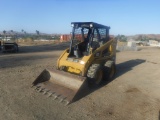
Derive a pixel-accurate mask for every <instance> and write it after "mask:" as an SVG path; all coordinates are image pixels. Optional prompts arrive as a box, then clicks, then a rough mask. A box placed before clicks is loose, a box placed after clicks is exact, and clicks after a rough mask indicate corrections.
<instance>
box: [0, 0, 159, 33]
mask: <svg viewBox="0 0 160 120" xmlns="http://www.w3.org/2000/svg"><path fill="white" fill-rule="evenodd" d="M159 5H160V0H0V31H3V30H6V31H9V30H14V31H19V32H20V31H21V30H22V29H23V30H25V31H26V32H28V33H35V31H36V30H39V31H40V33H49V34H52V33H57V34H69V33H70V32H71V29H72V28H71V22H96V23H99V24H103V25H106V26H110V27H111V29H110V34H112V35H117V34H123V35H135V34H160V7H159Z"/></svg>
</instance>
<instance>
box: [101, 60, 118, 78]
mask: <svg viewBox="0 0 160 120" xmlns="http://www.w3.org/2000/svg"><path fill="white" fill-rule="evenodd" d="M104 67H105V69H104V80H106V81H110V80H112V79H113V77H114V75H115V74H116V66H115V63H114V62H113V61H107V62H106V63H105V65H104Z"/></svg>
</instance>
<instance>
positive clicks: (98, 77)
mask: <svg viewBox="0 0 160 120" xmlns="http://www.w3.org/2000/svg"><path fill="white" fill-rule="evenodd" d="M87 78H88V82H89V85H91V86H99V85H100V84H101V83H102V80H103V66H102V65H100V64H92V65H91V66H90V67H89V69H88V73H87Z"/></svg>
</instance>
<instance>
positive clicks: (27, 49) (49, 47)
mask: <svg viewBox="0 0 160 120" xmlns="http://www.w3.org/2000/svg"><path fill="white" fill-rule="evenodd" d="M69 44H70V43H69V42H64V43H59V44H46V45H32V46H19V52H18V53H11V52H7V53H1V55H9V54H19V53H33V52H50V51H54V50H65V49H66V48H69ZM0 52H1V51H0Z"/></svg>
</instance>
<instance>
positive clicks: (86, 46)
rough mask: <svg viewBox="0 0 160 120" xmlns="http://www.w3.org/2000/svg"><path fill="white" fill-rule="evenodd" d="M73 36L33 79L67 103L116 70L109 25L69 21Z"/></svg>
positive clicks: (113, 44)
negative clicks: (53, 61)
mask: <svg viewBox="0 0 160 120" xmlns="http://www.w3.org/2000/svg"><path fill="white" fill-rule="evenodd" d="M71 26H72V28H73V29H72V37H71V43H70V46H69V48H67V49H66V50H65V51H64V52H63V53H62V54H61V55H60V57H59V59H58V60H57V66H56V68H53V69H45V70H44V71H43V72H42V73H41V74H40V75H39V76H38V77H37V79H36V80H35V81H34V82H33V83H32V85H33V87H34V88H35V89H36V90H37V91H39V92H43V93H44V94H48V96H53V97H54V99H59V100H60V102H65V103H66V104H69V103H71V102H74V101H75V100H76V99H77V98H80V97H81V96H82V95H83V93H85V92H86V91H87V90H88V89H90V87H93V86H98V85H100V84H101V83H102V81H103V80H108V79H111V78H112V77H113V76H114V74H115V71H116V68H115V60H116V44H117V41H116V40H115V39H111V38H110V36H109V29H110V27H108V26H104V25H101V24H97V23H94V22H72V23H71Z"/></svg>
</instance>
